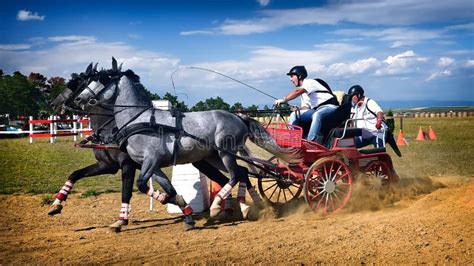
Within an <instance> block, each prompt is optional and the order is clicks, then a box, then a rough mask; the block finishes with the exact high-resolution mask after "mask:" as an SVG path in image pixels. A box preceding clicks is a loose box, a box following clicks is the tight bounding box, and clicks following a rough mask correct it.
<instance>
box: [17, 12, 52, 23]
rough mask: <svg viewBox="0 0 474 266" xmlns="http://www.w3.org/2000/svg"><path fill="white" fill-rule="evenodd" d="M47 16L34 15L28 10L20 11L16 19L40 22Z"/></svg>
mask: <svg viewBox="0 0 474 266" xmlns="http://www.w3.org/2000/svg"><path fill="white" fill-rule="evenodd" d="M45 17H46V16H40V15H38V13H36V12H35V13H32V12H31V11H28V10H20V11H18V13H17V15H16V19H17V20H20V21H27V20H40V21H43V20H44V18H45Z"/></svg>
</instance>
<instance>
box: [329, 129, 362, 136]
mask: <svg viewBox="0 0 474 266" xmlns="http://www.w3.org/2000/svg"><path fill="white" fill-rule="evenodd" d="M343 134H344V128H335V129H334V130H333V133H332V136H333V137H334V138H342V136H343ZM358 136H362V129H360V128H355V127H354V128H347V129H346V133H345V134H344V138H353V137H358Z"/></svg>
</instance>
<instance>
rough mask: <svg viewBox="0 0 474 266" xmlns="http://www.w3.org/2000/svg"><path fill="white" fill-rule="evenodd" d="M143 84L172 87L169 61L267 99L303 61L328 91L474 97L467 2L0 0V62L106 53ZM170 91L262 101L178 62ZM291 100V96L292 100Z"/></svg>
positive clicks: (32, 67)
mask: <svg viewBox="0 0 474 266" xmlns="http://www.w3.org/2000/svg"><path fill="white" fill-rule="evenodd" d="M112 56H114V57H115V58H117V60H118V61H119V62H123V65H124V68H126V69H128V68H129V69H132V70H134V71H135V72H136V73H137V74H138V75H140V76H141V79H142V83H143V84H144V85H145V86H146V87H147V88H148V89H149V90H151V91H153V92H155V93H158V94H160V95H163V94H164V93H166V92H171V93H173V87H172V84H171V79H170V75H171V73H172V72H173V71H174V70H176V69H178V68H185V67H189V66H197V67H204V68H209V69H212V70H215V71H218V72H221V73H224V74H227V75H230V76H232V77H233V78H236V79H239V80H241V81H243V82H246V83H248V84H250V85H252V86H254V87H257V88H258V89H261V90H263V91H265V92H267V93H269V94H271V95H274V96H275V97H283V96H284V95H286V93H287V92H288V91H289V90H290V89H292V85H291V83H290V82H289V80H288V78H287V76H286V75H285V73H286V72H287V71H288V70H289V69H290V68H291V67H292V66H294V65H305V66H306V67H307V69H308V71H309V76H310V77H314V78H316V77H318V78H322V79H324V80H326V81H327V82H328V83H329V84H330V85H331V87H332V88H333V89H334V90H344V91H347V90H348V88H349V87H350V86H351V85H354V84H360V85H361V86H363V87H364V88H365V90H366V92H367V93H366V94H368V95H369V97H371V98H374V99H377V100H381V101H393V100H411V101H413V100H447V101H448V100H449V101H462V100H470V101H474V90H473V86H474V2H473V1H472V0H450V1H427V0H416V1H415V0H399V1H393V0H381V1H347V0H338V1H303V0H288V1H286V0H279V1H276V0H273V1H272V0H260V1H255V0H241V1H224V0H221V1H217V0H216V1H211V0H208V1H140V0H135V1H127V2H124V3H122V2H121V1H64V0H62V1H47V0H45V1H21V0H19V1H3V2H2V9H1V10H0V69H3V71H4V72H6V73H7V74H11V73H12V72H13V71H16V70H19V71H21V72H22V73H23V74H25V75H27V74H29V73H30V72H40V73H42V74H45V75H47V76H62V77H65V78H68V77H69V76H70V74H71V73H73V72H81V71H83V70H84V69H85V67H86V66H87V65H88V64H89V63H90V62H99V66H102V67H106V68H108V67H109V66H110V63H111V57H112ZM174 81H175V85H176V93H178V96H179V98H180V99H181V100H184V101H185V102H186V103H187V104H188V105H190V106H192V105H194V104H195V103H196V102H197V101H199V100H204V99H206V98H209V97H216V96H221V97H222V98H224V100H226V101H227V102H228V103H230V104H232V103H234V102H237V101H238V102H241V103H243V104H244V105H251V104H257V105H261V106H263V105H265V104H267V105H271V103H272V99H271V98H269V97H267V96H264V95H262V94H258V93H257V92H255V91H252V90H250V89H248V88H246V87H244V86H242V85H240V84H238V83H235V82H233V81H231V80H228V79H225V78H222V77H220V76H218V75H215V74H211V73H207V72H202V71H198V70H182V71H179V72H177V73H176V74H175V75H174ZM296 103H298V101H295V104H296Z"/></svg>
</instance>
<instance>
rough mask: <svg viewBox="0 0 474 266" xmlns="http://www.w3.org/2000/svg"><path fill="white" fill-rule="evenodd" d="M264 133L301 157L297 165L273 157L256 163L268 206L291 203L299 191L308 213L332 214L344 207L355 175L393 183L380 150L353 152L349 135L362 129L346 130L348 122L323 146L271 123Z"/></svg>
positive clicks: (392, 173) (296, 130)
mask: <svg viewBox="0 0 474 266" xmlns="http://www.w3.org/2000/svg"><path fill="white" fill-rule="evenodd" d="M267 130H268V131H269V133H270V134H271V135H272V136H273V137H274V138H275V140H276V142H277V144H279V145H280V146H282V147H293V148H297V149H298V152H300V153H301V154H302V156H303V158H304V159H303V161H302V162H300V163H298V164H287V163H283V162H282V161H280V160H278V159H277V158H275V157H273V158H271V159H270V160H268V161H266V162H262V161H260V164H261V166H262V167H260V168H261V169H262V168H263V169H262V171H260V174H259V179H258V188H259V191H260V194H261V195H262V197H263V198H264V199H265V200H266V201H267V202H269V203H271V204H273V205H278V204H283V203H287V202H290V201H293V200H295V199H297V198H298V197H299V195H300V194H301V192H303V193H304V198H305V200H306V202H307V203H308V204H309V206H310V207H311V208H312V209H313V210H315V211H322V212H324V213H331V212H335V211H338V210H340V209H342V208H343V207H344V206H345V205H346V204H347V202H348V201H349V198H350V196H351V192H352V185H353V181H354V178H355V177H356V176H359V173H362V174H368V175H371V176H375V177H376V179H377V180H379V182H380V183H381V185H382V186H388V185H390V183H393V182H397V181H398V176H397V174H396V173H395V171H394V170H393V164H392V160H391V158H390V155H389V154H388V153H387V152H386V150H385V148H384V147H381V148H374V149H357V148H356V146H355V143H354V137H356V136H360V135H361V129H359V128H348V127H347V122H346V126H345V127H344V128H336V129H334V130H332V133H331V135H330V136H331V137H330V138H329V139H328V140H327V141H326V143H327V144H326V145H321V144H318V143H316V142H312V141H307V140H305V139H302V135H303V130H302V128H301V127H298V126H293V125H286V124H283V123H273V124H270V126H269V127H268V128H267Z"/></svg>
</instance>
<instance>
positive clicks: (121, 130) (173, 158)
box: [75, 63, 301, 217]
mask: <svg viewBox="0 0 474 266" xmlns="http://www.w3.org/2000/svg"><path fill="white" fill-rule="evenodd" d="M113 65H114V63H113ZM115 65H116V63H115ZM114 69H115V68H114ZM112 72H114V71H112ZM138 85H140V84H139V83H138V80H137V79H136V78H134V74H133V72H131V71H127V72H124V73H119V72H115V73H111V72H105V71H104V72H102V73H101V74H100V75H99V76H98V77H97V79H96V80H94V81H92V82H91V83H90V84H89V85H88V87H87V88H86V89H85V90H84V91H83V92H82V93H80V94H79V95H78V97H77V98H76V99H75V103H76V104H78V105H82V106H86V105H99V106H111V107H112V106H113V108H114V113H115V120H116V123H117V126H118V131H117V132H116V133H115V134H114V136H115V137H118V140H119V141H121V146H123V147H124V148H125V149H126V151H127V153H128V154H129V155H130V157H131V158H132V159H133V160H134V161H136V162H137V163H139V164H141V165H142V167H141V174H140V176H139V178H138V180H137V186H138V189H139V190H140V191H141V192H143V193H147V194H148V195H150V196H154V194H153V191H151V190H150V188H149V187H148V185H147V181H148V180H149V178H150V177H153V178H154V179H156V180H159V179H166V180H168V178H167V177H166V175H165V174H164V173H163V172H162V171H161V168H162V167H165V166H170V165H172V164H173V163H177V164H183V163H193V162H199V161H205V162H207V163H209V164H211V165H213V166H214V167H217V168H218V169H221V170H224V171H227V172H229V173H230V177H231V178H230V180H229V182H228V183H227V184H226V185H225V186H223V188H222V189H221V191H220V192H219V193H218V195H217V197H216V198H215V199H214V201H213V203H212V206H211V216H216V215H217V214H218V213H219V212H220V203H221V201H222V199H224V198H226V197H227V196H228V195H229V194H230V192H231V188H232V187H233V186H235V184H236V183H237V182H238V181H240V180H241V178H242V176H245V173H243V172H242V171H243V169H245V168H244V167H239V166H238V165H237V162H236V157H235V155H236V153H237V152H238V151H241V152H242V151H243V150H244V143H245V140H246V138H247V137H249V139H250V140H251V141H253V142H255V143H256V144H257V145H259V146H260V147H262V148H264V149H266V150H267V151H269V152H270V153H272V154H274V155H276V156H277V157H280V158H281V159H283V160H285V161H299V160H300V159H301V157H300V155H299V154H296V153H293V150H292V149H283V148H280V147H279V146H278V145H277V144H276V143H275V141H274V140H273V139H272V137H271V136H270V135H269V134H268V133H267V132H266V130H265V129H264V128H263V127H262V126H261V125H260V124H259V123H258V122H257V121H255V120H253V119H250V118H240V117H239V116H237V115H234V114H231V113H229V112H226V111H221V110H215V111H206V112H192V113H184V114H182V117H181V115H178V116H177V117H174V116H173V115H172V114H171V112H169V111H161V110H155V109H153V108H152V104H151V101H150V100H149V99H148V98H147V97H146V96H145V94H144V93H143V91H142V90H140V89H139V86H138ZM146 125H148V128H147V126H146ZM181 200H182V199H181ZM183 204H185V205H184V206H183ZM178 205H179V206H181V208H182V210H183V212H184V214H185V215H186V217H190V216H189V214H190V212H191V211H192V209H191V208H190V207H189V206H187V205H186V203H185V202H184V201H181V202H178Z"/></svg>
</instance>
